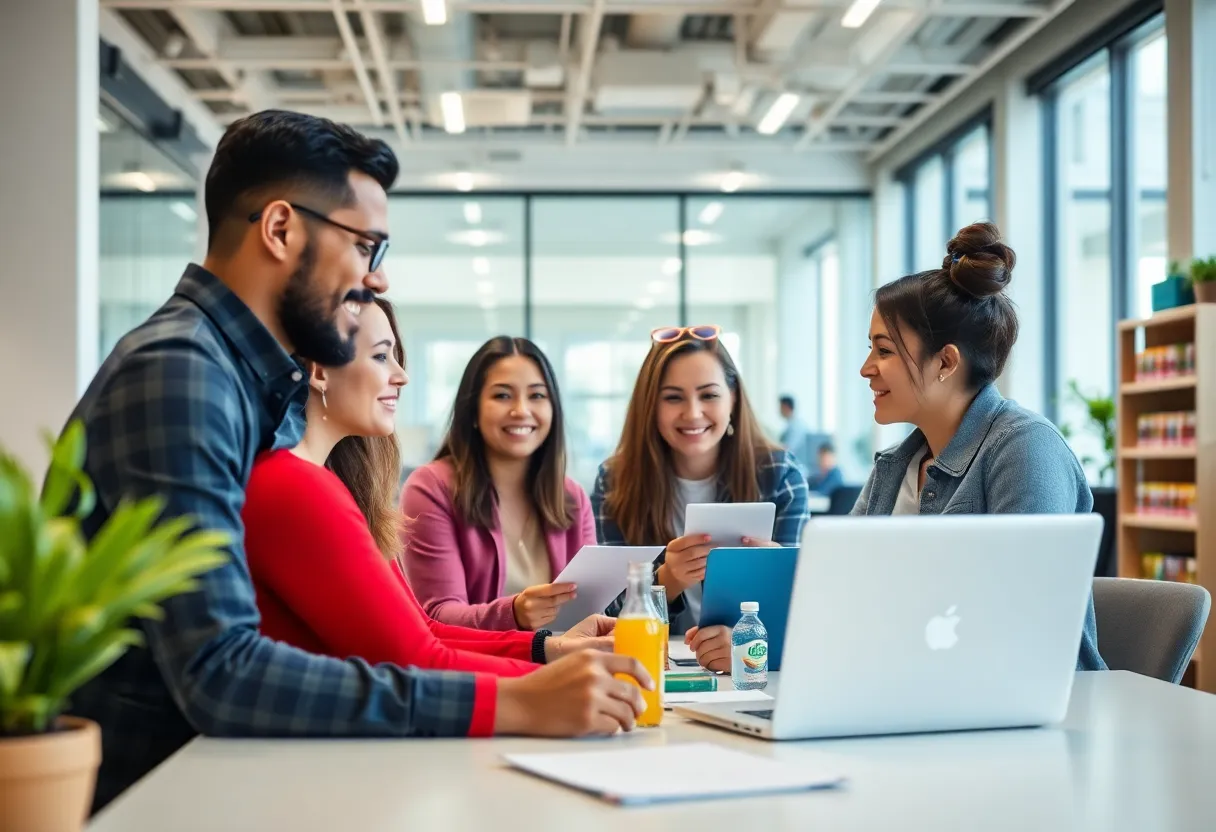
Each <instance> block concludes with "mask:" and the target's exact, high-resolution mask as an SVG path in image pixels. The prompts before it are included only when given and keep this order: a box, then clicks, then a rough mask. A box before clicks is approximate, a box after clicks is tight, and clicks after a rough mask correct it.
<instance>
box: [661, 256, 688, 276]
mask: <svg viewBox="0 0 1216 832" xmlns="http://www.w3.org/2000/svg"><path fill="white" fill-rule="evenodd" d="M682 268H683V264H681V263H680V258H679V257H668V258H667V259H666V260H664V261H663V267H662V271H663V274H668V275H670V274H679V273H680V269H682Z"/></svg>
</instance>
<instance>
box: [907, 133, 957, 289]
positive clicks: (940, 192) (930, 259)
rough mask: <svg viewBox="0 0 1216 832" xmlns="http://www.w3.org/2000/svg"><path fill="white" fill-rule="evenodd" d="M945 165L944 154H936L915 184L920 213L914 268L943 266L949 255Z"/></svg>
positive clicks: (915, 219) (915, 237) (918, 269)
mask: <svg viewBox="0 0 1216 832" xmlns="http://www.w3.org/2000/svg"><path fill="white" fill-rule="evenodd" d="M944 176H945V169H944V165H943V163H942V157H941V156H933V157H932V158H930V159H929V160H928V161H926V162H925V163H924V164H923V165H921V166H920V169H919V170H917V171H916V181H915V184H914V186H913V187H914V188H915V197H914V204H915V207H916V216H915V218H914V220H913V223H912V227H913V229H914V236H913V245H912V253H913V262H912V263H911V264H910V265H909V268H910V269H911V270H912V271H914V272H918V271H923V270H925V269H932V268H941V263H942V257H944V256H945V251H946V241H947V240H949V239H950V234H949V233H948V232H947V230H946V211H945V205H944V202H943V197H944V196H945V187H946V186H945V180H944Z"/></svg>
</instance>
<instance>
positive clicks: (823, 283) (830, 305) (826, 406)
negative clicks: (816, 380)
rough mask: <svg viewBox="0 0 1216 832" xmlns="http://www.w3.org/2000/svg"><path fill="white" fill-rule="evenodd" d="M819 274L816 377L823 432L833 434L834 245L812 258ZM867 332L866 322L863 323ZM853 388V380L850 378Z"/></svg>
mask: <svg viewBox="0 0 1216 832" xmlns="http://www.w3.org/2000/svg"><path fill="white" fill-rule="evenodd" d="M816 260H817V263H818V267H819V268H818V271H819V304H820V306H819V309H820V314H819V319H820V320H821V321H822V322H823V328H822V329H823V333H822V334H823V337H822V338H821V339H820V343H821V344H822V345H823V348H822V352H821V354H820V359H819V361H820V367H821V370H820V373H821V375H820V378H822V379H823V407H822V411H823V430H824V432H825V433H828V434H834V433H835V432H836V425H837V424H838V421H839V417H840V254H839V253H838V251H837V247H836V243H835V242H831V243H828V244H827V245H825V246H824V247H823V248H822V249H820V251H819V254H818V256H817V257H816ZM866 325H867V329H868V328H869V321H866ZM849 382H850V383H851V384H854V385H857V381H856V379H853V378H850V379H849Z"/></svg>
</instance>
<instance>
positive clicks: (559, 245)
mask: <svg viewBox="0 0 1216 832" xmlns="http://www.w3.org/2000/svg"><path fill="white" fill-rule="evenodd" d="M679 209H680V202H679V199H677V198H676V197H667V196H664V197H642V198H633V197H586V198H566V197H545V196H537V197H535V198H534V199H533V200H532V241H533V252H532V304H533V313H532V321H533V332H534V333H535V340H536V342H537V344H538V345H539V346H540V347H541V348H542V349H543V350H544V351H545V353H546V354H547V355H548V356H549V360H550V361H552V362H553V365H554V367H555V369H556V372H557V374H558V385H559V386H560V387H561V393H562V400H563V403H564V405H565V408H566V441H567V443H568V449H569V456H570V460H569V467H568V472H569V475H570V476H571V477H573V478H574V479H575V480H577V481H578V482H579V483H580V484H582V486H583V487H584V488H586V489H587V490H588V491H590V489H591V487H592V485H593V484H594V482H595V474H596V471H597V470H598V468H599V465H600V463H601V462H603V461H604V460H605V459H606V458H607V457H608V456H610V455H611V454H612V452H613V451H614V450H615V449H616V445H617V441H618V440H619V439H620V435H621V427H622V426H623V424H624V420H625V408H626V405H627V404H628V402H629V396H630V394H631V393H632V392H633V384H634V381H635V380H636V379H637V372H638V368H639V367H641V365H642V359H643V358H644V357H645V355H646V352H647V350H648V349H649V348H650V331H651V330H652V329H654V328H655V327H659V326H667V325H671V324H678V323H679V322H680V321H679V295H680V271H681V268H682V265H683V264H682V263H681V262H680V256H679V255H680V245H679V234H680V218H679ZM720 240H721V235H720V234H719V232H717V231H716V230H714V229H713V228H712V225H698V226H696V227H693V226H691V225H690V226H689V228H688V230H687V232H686V233H685V237H684V242H685V245H686V246H687V247H688V249H689V250H690V251H691V250H693V249H696V248H699V247H703V246H709V245H714V244H716V243H718V242H719V241H720ZM697 323H700V321H698V322H697Z"/></svg>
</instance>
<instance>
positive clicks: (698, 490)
mask: <svg viewBox="0 0 1216 832" xmlns="http://www.w3.org/2000/svg"><path fill="white" fill-rule="evenodd" d="M716 502H718V479H717V477H710V478H709V479H705V480H684V479H680V478H679V477H676V505H675V508H674V509H673V510H672V512H671V528H672V529H673V530H674V531H675V534H676V537H680V536H681V535H683V534H684V508H685V506H687V505H688V504H689V503H716ZM684 603H685V605H686V606H687V607H688V612H689V613H690V614H691V615H692V620H693V621H697V620H699V619H700V618H701V584H699V583H698V584H696V585H694V586H690V587H689V588H688V589H686V590H684Z"/></svg>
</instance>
